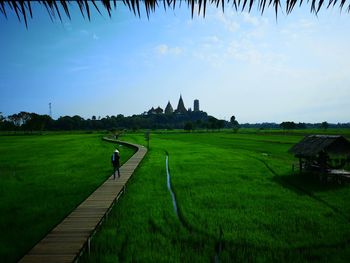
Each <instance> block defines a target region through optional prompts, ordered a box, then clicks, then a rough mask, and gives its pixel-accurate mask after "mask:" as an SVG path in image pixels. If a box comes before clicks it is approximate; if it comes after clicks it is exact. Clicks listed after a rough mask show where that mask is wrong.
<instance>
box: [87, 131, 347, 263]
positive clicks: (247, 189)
mask: <svg viewBox="0 0 350 263" xmlns="http://www.w3.org/2000/svg"><path fill="white" fill-rule="evenodd" d="M242 132H243V131H242ZM303 132H305V131H303ZM341 132H342V133H343V134H344V133H345V134H346V135H347V134H348V131H341ZM122 139H123V140H128V141H131V142H136V143H140V144H143V143H145V142H144V134H143V133H139V134H137V133H133V134H128V135H125V136H123V138H122ZM301 139H302V136H301V135H300V134H299V133H294V134H284V133H283V131H280V132H271V133H266V134H260V133H258V134H257V132H249V131H246V132H245V133H237V134H235V133H233V132H209V133H183V132H182V133H175V132H158V133H152V134H151V141H150V151H149V152H148V154H147V156H146V158H145V159H144V160H143V162H142V165H141V167H139V168H138V169H137V170H136V173H135V174H134V176H133V177H132V179H131V181H130V182H129V183H128V188H127V189H128V190H127V194H125V195H123V196H122V198H121V199H120V200H119V202H118V204H117V205H116V206H115V208H114V209H113V210H112V212H111V214H110V216H109V220H108V221H107V222H106V223H105V224H104V225H103V227H102V229H101V231H100V232H99V233H98V234H97V235H96V236H95V238H94V239H93V240H92V251H91V253H90V255H87V254H84V256H83V258H82V261H83V262H131V261H133V262H134V261H136V262H212V261H216V262H218V261H220V262H237V261H238V262H247V261H248V262H271V261H274V262H309V261H317V262H348V261H349V259H350V248H349V243H350V201H349V200H350V187H349V185H334V184H328V185H323V184H321V183H319V182H317V181H314V180H312V179H310V178H308V177H306V176H299V175H298V174H297V173H293V171H292V165H293V164H295V167H297V165H296V164H297V160H295V158H294V157H293V156H292V155H290V154H289V153H288V152H287V151H288V149H289V148H290V147H291V146H292V145H293V144H294V143H296V142H298V141H299V140H301ZM166 154H169V163H170V173H171V182H172V188H173V190H174V192H175V196H176V200H177V206H178V209H179V217H177V216H176V214H175V213H174V209H173V205H172V200H171V196H170V194H169V192H168V189H167V186H166V170H165V158H166Z"/></svg>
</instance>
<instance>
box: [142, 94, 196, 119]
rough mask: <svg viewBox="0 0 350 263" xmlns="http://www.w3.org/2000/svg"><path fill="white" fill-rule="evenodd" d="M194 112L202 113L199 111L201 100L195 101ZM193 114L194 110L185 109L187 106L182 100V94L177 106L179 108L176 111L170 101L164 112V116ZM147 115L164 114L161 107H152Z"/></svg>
mask: <svg viewBox="0 0 350 263" xmlns="http://www.w3.org/2000/svg"><path fill="white" fill-rule="evenodd" d="M193 111H194V112H200V110H199V100H197V99H196V100H194V102H193ZM191 112H192V109H191V108H189V109H188V110H186V107H185V104H184V101H183V99H182V95H181V94H180V98H179V102H178V104H177V108H176V110H175V111H174V109H173V106H171V103H170V101H168V104H167V105H166V107H165V110H164V114H167V115H169V114H173V113H175V114H187V113H191ZM147 114H148V115H150V114H163V109H162V108H161V107H159V106H158V107H157V108H154V107H152V108H151V109H150V110H149V111H147Z"/></svg>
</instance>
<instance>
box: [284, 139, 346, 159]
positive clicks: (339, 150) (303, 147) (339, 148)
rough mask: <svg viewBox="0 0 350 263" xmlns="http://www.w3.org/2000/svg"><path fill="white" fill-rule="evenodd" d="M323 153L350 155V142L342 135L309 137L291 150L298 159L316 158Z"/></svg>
mask: <svg viewBox="0 0 350 263" xmlns="http://www.w3.org/2000/svg"><path fill="white" fill-rule="evenodd" d="M321 151H326V152H328V153H334V154H350V142H349V141H348V140H347V139H346V138H345V137H344V136H341V135H309V136H306V137H305V138H304V139H302V140H301V141H300V142H299V143H297V144H295V145H294V146H293V147H292V148H290V149H289V152H290V153H293V154H294V155H295V156H297V157H314V156H317V155H318V154H319V153H320V152H321Z"/></svg>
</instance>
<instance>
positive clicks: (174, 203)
mask: <svg viewBox="0 0 350 263" xmlns="http://www.w3.org/2000/svg"><path fill="white" fill-rule="evenodd" d="M165 166H166V181H167V186H168V190H169V192H170V195H171V199H172V200H173V206H174V212H175V214H176V216H177V218H179V212H178V210H177V203H176V198H175V194H174V192H173V189H172V188H171V182H170V172H169V155H168V154H167V155H166V158H165Z"/></svg>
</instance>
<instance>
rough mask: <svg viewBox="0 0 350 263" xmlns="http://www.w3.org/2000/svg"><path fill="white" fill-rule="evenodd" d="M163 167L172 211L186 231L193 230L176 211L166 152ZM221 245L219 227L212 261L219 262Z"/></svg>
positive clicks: (221, 235) (221, 234)
mask: <svg viewBox="0 0 350 263" xmlns="http://www.w3.org/2000/svg"><path fill="white" fill-rule="evenodd" d="M165 168H166V175H167V187H168V190H169V192H170V195H171V199H172V201H173V206H174V212H175V214H176V216H177V218H178V219H179V221H180V223H181V224H182V225H183V226H184V227H185V228H186V229H187V230H188V231H190V232H193V231H195V230H194V229H193V228H192V227H189V225H188V224H187V223H186V222H185V220H184V219H183V217H182V216H179V211H178V208H177V203H176V197H175V194H174V191H173V189H172V187H171V178H170V171H169V155H168V153H167V154H166V158H165ZM222 247H223V231H222V228H221V227H220V234H219V239H218V241H217V242H216V243H215V255H214V262H215V263H219V262H220V254H221V251H222Z"/></svg>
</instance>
